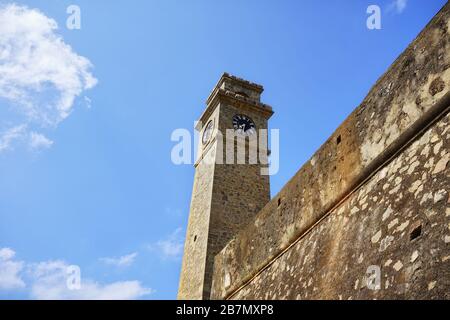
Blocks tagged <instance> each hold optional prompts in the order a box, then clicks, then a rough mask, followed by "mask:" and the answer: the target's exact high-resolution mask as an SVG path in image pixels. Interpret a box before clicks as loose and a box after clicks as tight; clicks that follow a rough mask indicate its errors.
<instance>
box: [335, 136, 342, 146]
mask: <svg viewBox="0 0 450 320" xmlns="http://www.w3.org/2000/svg"><path fill="white" fill-rule="evenodd" d="M341 140H342V138H341V135H338V137H337V138H336V144H339V143H341Z"/></svg>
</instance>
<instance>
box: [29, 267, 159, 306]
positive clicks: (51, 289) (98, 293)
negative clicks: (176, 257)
mask: <svg viewBox="0 0 450 320" xmlns="http://www.w3.org/2000/svg"><path fill="white" fill-rule="evenodd" d="M68 267H69V265H68V264H67V263H65V262H64V261H60V260H56V261H47V262H41V263H38V264H35V265H32V266H31V268H30V269H31V274H32V278H33V283H32V285H31V297H32V298H34V299H39V300H48V299H56V300H73V299H75V300H80V299H81V300H85V299H86V300H111V299H112V300H131V299H138V298H141V297H143V296H145V295H148V294H151V293H152V292H153V291H152V290H151V289H149V288H145V287H143V286H142V285H141V283H140V282H139V281H118V282H113V283H109V284H100V283H98V282H96V281H93V280H90V279H84V278H83V277H82V278H81V279H82V280H81V288H80V289H77V290H70V289H69V288H68V286H67V284H66V281H67V272H66V271H67V268H68Z"/></svg>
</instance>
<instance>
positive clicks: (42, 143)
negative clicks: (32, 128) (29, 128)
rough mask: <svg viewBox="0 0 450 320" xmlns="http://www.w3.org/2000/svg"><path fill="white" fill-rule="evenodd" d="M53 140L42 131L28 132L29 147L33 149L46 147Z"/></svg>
mask: <svg viewBox="0 0 450 320" xmlns="http://www.w3.org/2000/svg"><path fill="white" fill-rule="evenodd" d="M52 144H53V141H52V140H50V139H48V138H47V137H46V136H44V135H43V134H42V133H36V132H31V133H30V147H31V149H33V150H42V149H48V148H50V147H51V146H52Z"/></svg>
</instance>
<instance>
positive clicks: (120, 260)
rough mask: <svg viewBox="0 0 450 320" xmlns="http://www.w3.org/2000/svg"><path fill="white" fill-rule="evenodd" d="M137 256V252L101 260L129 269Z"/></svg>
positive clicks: (101, 259)
mask: <svg viewBox="0 0 450 320" xmlns="http://www.w3.org/2000/svg"><path fill="white" fill-rule="evenodd" d="M137 255H138V253H137V252H133V253H130V254H127V255H124V256H121V257H117V258H100V261H101V262H103V263H105V264H109V265H113V266H116V267H129V266H131V265H132V264H133V263H134V260H135V259H136V257H137Z"/></svg>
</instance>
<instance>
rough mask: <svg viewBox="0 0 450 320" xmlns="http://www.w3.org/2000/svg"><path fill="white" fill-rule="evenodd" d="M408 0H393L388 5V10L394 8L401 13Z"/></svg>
mask: <svg viewBox="0 0 450 320" xmlns="http://www.w3.org/2000/svg"><path fill="white" fill-rule="evenodd" d="M407 4H408V0H394V1H393V2H391V4H390V5H389V7H388V11H392V10H395V12H397V13H398V14H400V13H402V12H403V11H404V10H405V9H406V5H407Z"/></svg>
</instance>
